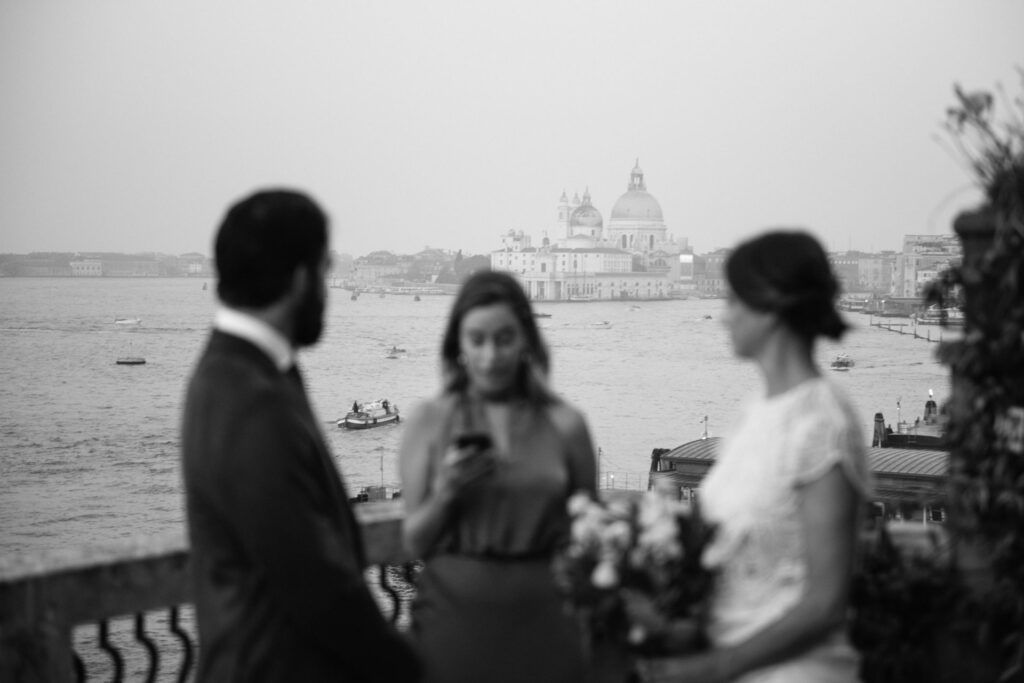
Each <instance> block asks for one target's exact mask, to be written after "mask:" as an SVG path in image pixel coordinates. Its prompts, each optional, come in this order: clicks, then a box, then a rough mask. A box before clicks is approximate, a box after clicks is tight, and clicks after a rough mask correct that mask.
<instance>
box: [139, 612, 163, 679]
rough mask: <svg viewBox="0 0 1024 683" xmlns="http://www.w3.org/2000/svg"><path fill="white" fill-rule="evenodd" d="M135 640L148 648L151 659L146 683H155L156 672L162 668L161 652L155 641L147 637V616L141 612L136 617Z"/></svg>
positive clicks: (147, 651) (147, 652)
mask: <svg viewBox="0 0 1024 683" xmlns="http://www.w3.org/2000/svg"><path fill="white" fill-rule="evenodd" d="M135 640H136V641H137V642H139V643H142V646H143V647H144V648H146V654H147V656H148V658H149V673H148V674H147V675H146V683H153V681H155V680H156V672H157V669H158V667H159V666H160V651H159V650H158V649H157V647H156V645H155V644H154V643H153V641H152V640H151V639H150V638H149V636H147V635H146V615H145V614H144V613H143V612H139V613H137V614H136V615H135Z"/></svg>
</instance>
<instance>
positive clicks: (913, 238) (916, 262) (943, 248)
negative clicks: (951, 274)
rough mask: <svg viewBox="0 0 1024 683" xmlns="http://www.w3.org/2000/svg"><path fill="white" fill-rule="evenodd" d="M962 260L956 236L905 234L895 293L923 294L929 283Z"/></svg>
mask: <svg viewBox="0 0 1024 683" xmlns="http://www.w3.org/2000/svg"><path fill="white" fill-rule="evenodd" d="M960 259H961V250H960V241H959V239H958V238H957V237H956V235H953V234H950V235H904V237H903V251H902V252H901V253H899V254H897V255H896V263H895V277H894V283H893V285H894V286H893V295H894V296H897V297H920V296H921V294H922V293H923V292H924V287H925V285H926V284H927V283H928V282H930V281H931V280H934V279H935V278H936V277H937V276H938V274H939V273H941V272H942V271H943V270H946V269H947V268H949V267H950V266H951V265H955V264H957V263H959V262H960Z"/></svg>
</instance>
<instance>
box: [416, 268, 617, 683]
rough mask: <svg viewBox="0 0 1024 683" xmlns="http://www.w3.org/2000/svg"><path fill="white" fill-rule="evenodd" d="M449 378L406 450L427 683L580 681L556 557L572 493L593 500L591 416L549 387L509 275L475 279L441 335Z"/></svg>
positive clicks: (425, 408) (422, 409)
mask: <svg viewBox="0 0 1024 683" xmlns="http://www.w3.org/2000/svg"><path fill="white" fill-rule="evenodd" d="M442 362H443V367H444V372H445V386H444V390H443V391H442V393H441V394H440V395H439V396H437V397H436V398H434V399H432V400H429V401H427V402H425V403H424V404H423V405H421V406H419V407H418V409H417V410H416V411H415V412H414V414H413V416H412V418H411V419H410V420H409V421H408V423H407V425H406V428H405V432H404V435H403V439H402V445H401V448H400V466H401V474H402V498H403V500H404V501H405V508H406V521H405V529H404V538H405V542H406V545H407V547H408V548H409V550H410V551H411V552H412V553H413V554H414V555H415V556H417V557H422V558H423V559H424V561H425V566H424V570H423V572H422V573H421V574H420V582H419V587H418V595H417V600H416V603H415V604H414V607H413V626H412V633H413V637H414V639H415V641H416V643H417V645H418V646H419V651H420V655H421V657H422V658H423V661H424V669H425V672H426V678H425V680H426V681H428V682H429V683H442V682H443V683H456V682H462V681H464V682H466V683H478V682H479V681H492V682H508V683H534V682H535V681H544V682H551V683H558V682H561V681H565V682H570V681H580V680H582V679H583V676H584V673H583V672H584V663H583V659H582V653H581V648H580V638H579V637H578V634H577V632H576V629H575V626H574V623H573V622H572V620H571V618H569V617H568V616H566V614H565V613H564V611H563V609H562V604H561V600H560V597H559V595H558V593H557V590H556V588H555V584H554V580H553V577H552V574H551V559H552V556H553V554H554V552H555V551H556V550H557V549H558V548H559V546H560V545H561V544H562V543H563V542H564V540H565V538H566V536H567V534H568V524H569V520H568V515H567V512H566V501H567V500H568V498H569V496H570V495H572V494H573V493H574V492H575V491H578V490H584V491H588V492H590V493H591V495H593V494H594V493H595V489H596V480H597V473H596V461H595V457H594V449H593V445H592V442H591V439H590V434H589V431H588V429H587V425H586V422H585V420H584V418H583V416H582V415H581V414H580V412H579V411H578V410H576V409H575V408H573V407H572V406H570V405H569V404H567V403H566V402H565V401H563V400H561V399H560V398H558V397H557V396H556V395H555V394H553V393H552V392H551V391H550V390H549V389H548V387H547V382H546V376H547V370H548V353H547V349H546V348H545V345H544V343H543V341H542V340H541V337H540V332H539V330H538V329H537V326H536V324H535V322H534V318H533V313H532V311H531V309H530V304H529V301H528V300H527V298H526V296H525V294H524V293H523V291H522V289H521V288H520V287H519V285H518V283H517V282H516V281H515V279H513V278H512V276H510V275H508V274H506V273H498V272H491V271H485V272H481V273H477V274H476V275H474V276H473V277H471V278H470V279H469V280H468V281H467V282H466V283H465V284H464V285H463V287H462V289H461V290H460V293H459V295H458V297H457V298H456V300H455V302H454V305H453V307H452V312H451V316H450V319H449V322H448V326H447V330H446V332H445V336H444V341H443V344H442Z"/></svg>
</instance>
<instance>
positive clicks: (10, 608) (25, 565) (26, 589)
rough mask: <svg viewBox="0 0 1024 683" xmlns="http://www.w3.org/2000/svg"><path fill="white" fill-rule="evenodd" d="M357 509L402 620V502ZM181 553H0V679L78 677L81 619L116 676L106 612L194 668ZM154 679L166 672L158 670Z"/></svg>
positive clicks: (924, 537) (143, 647)
mask: <svg viewBox="0 0 1024 683" xmlns="http://www.w3.org/2000/svg"><path fill="white" fill-rule="evenodd" d="M602 495H603V497H604V498H606V499H607V498H612V497H617V496H632V495H636V492H627V491H602ZM356 511H357V514H358V516H359V519H360V522H361V523H362V525H363V535H364V539H365V544H366V550H367V559H368V561H369V562H370V563H371V564H372V565H373V568H372V569H371V570H370V571H369V572H368V579H370V578H371V576H372V577H374V578H375V579H376V581H377V583H378V586H379V588H380V590H377V591H376V593H377V595H378V596H379V597H380V598H381V599H382V608H383V609H384V611H385V613H386V614H387V615H388V616H389V617H390V618H391V619H392V621H394V622H395V623H398V624H401V623H403V622H404V621H405V618H406V617H407V615H408V611H407V606H408V597H409V596H410V595H411V592H410V591H409V590H405V591H404V595H399V591H398V590H396V586H395V585H394V584H395V583H401V580H402V577H403V574H402V572H401V571H399V570H397V569H395V568H398V567H405V568H406V569H408V568H409V567H410V564H409V563H410V558H409V557H408V556H407V555H406V553H405V551H404V550H403V548H402V544H401V524H402V508H401V504H400V502H397V501H386V502H377V503H362V504H359V505H357V506H356ZM890 530H891V532H892V534H891V535H892V538H893V540H894V541H895V542H896V543H897V545H899V546H902V547H903V548H905V549H908V550H911V551H919V552H925V551H927V549H928V548H929V547H930V545H931V542H930V540H929V539H930V538H931V537H932V535H933V534H935V533H939V534H940V535H941V536H942V538H943V539H944V536H945V534H944V533H943V530H942V527H941V525H930V526H929V527H926V526H923V525H919V524H896V525H893V526H892V527H890ZM872 538H873V535H872V534H865V535H864V536H863V537H862V542H864V543H868V542H872V541H871V539H872ZM188 560H189V552H188V545H187V542H186V540H185V538H184V537H183V536H177V537H171V538H162V539H146V540H145V541H140V542H138V543H132V544H127V545H123V546H119V547H118V548H116V549H109V548H108V549H93V550H81V549H76V550H74V551H66V552H59V553H47V554H45V555H43V556H36V557H31V558H16V559H12V558H5V559H3V560H2V561H0V681H19V682H21V681H27V682H35V681H47V682H52V681H56V682H59V681H70V680H75V679H78V680H81V679H84V678H86V677H87V676H86V674H88V673H90V672H89V671H87V668H89V667H86V665H85V664H84V663H83V659H82V655H81V654H80V653H79V652H77V651H76V644H77V641H79V640H81V638H77V637H75V633H76V630H77V631H79V632H81V631H82V630H84V629H86V628H88V629H90V637H91V639H92V640H94V641H97V642H98V644H97V645H95V647H94V653H93V654H94V657H95V656H97V655H96V653H95V650H100V651H102V653H103V656H102V659H104V660H109V661H105V664H107V665H108V668H110V669H111V670H112V678H113V679H114V680H122V676H124V675H125V670H126V665H125V658H124V656H123V655H122V654H121V652H120V648H119V647H118V645H116V644H114V643H113V642H112V641H113V640H116V639H112V638H111V637H110V631H111V626H110V625H111V624H112V623H115V622H119V623H122V625H123V626H125V627H131V629H132V633H129V634H128V636H132V637H134V644H133V645H134V650H136V651H142V652H144V653H145V659H146V660H148V661H147V662H143V664H142V669H143V670H144V672H145V673H144V674H143V678H144V679H145V680H156V672H157V670H158V669H159V671H160V672H161V673H162V674H163V673H164V672H167V671H168V670H171V671H174V680H179V681H186V680H189V678H190V675H191V674H193V673H194V671H195V662H196V648H197V643H196V640H195V631H194V626H193V625H192V624H191V623H188V624H187V626H188V628H185V627H184V626H183V623H182V622H183V621H184V622H190V621H191V620H190V619H189V618H188V617H189V616H190V611H191V605H190V603H191V591H190V587H189V582H188ZM396 577H397V578H398V580H397V582H396V581H395V578H396ZM405 578H409V577H408V574H405ZM388 603H390V604H388ZM154 613H156V614H155V615H154ZM183 614H185V618H184V619H183V617H182V615H183ZM147 620H148V621H147ZM131 622H134V625H132V624H131ZM93 628H95V629H96V635H95V636H92V629H93ZM127 630H129V629H128V628H122V629H121V631H127ZM125 637H127V636H125ZM169 643H170V644H173V646H171V645H169ZM136 658H137V659H138V657H136ZM132 679H133V680H135V679H136V676H134V675H133V676H132ZM161 680H170V679H168V678H167V676H165V675H161Z"/></svg>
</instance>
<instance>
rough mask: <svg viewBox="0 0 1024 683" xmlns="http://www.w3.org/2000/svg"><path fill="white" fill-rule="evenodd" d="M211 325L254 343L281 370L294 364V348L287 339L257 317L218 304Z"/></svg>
mask: <svg viewBox="0 0 1024 683" xmlns="http://www.w3.org/2000/svg"><path fill="white" fill-rule="evenodd" d="M213 326H214V328H215V329H217V330H220V331H221V332H225V333H227V334H230V335H234V336H235V337H241V338H242V339H245V340H246V341H249V342H252V343H253V344H255V345H256V347H257V348H258V349H260V350H261V351H263V353H265V354H267V356H268V357H269V358H270V360H271V361H273V363H274V365H275V366H276V367H277V369H278V370H280V371H281V372H287V371H288V370H290V369H291V367H292V366H293V365H294V364H295V349H294V348H292V345H291V343H290V342H289V341H288V339H286V338H285V336H284V335H283V334H281V333H280V332H278V331H277V330H276V329H274V328H273V327H272V326H270V325H268V324H267V323H265V322H263V321H262V320H260V319H259V318H256V317H253V316H251V315H249V314H248V313H243V312H242V311H239V310H236V309H233V308H227V307H226V306H220V307H218V308H217V312H216V313H215V314H214V318H213Z"/></svg>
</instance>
